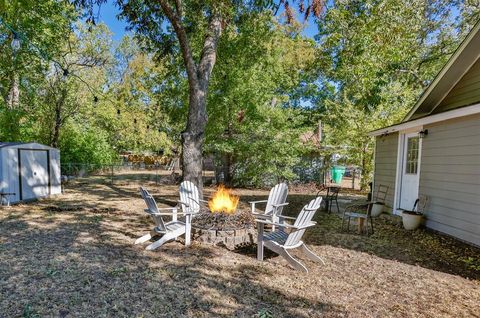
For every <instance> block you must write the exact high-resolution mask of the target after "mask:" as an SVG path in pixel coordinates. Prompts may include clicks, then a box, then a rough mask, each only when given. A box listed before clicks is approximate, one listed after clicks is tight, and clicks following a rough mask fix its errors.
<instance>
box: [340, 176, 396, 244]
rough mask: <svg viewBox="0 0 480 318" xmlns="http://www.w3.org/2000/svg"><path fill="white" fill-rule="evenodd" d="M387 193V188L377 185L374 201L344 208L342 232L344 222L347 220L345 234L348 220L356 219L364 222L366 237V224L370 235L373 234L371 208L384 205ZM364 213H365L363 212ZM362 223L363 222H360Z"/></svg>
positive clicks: (348, 226) (348, 227) (348, 225)
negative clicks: (370, 232)
mask: <svg viewBox="0 0 480 318" xmlns="http://www.w3.org/2000/svg"><path fill="white" fill-rule="evenodd" d="M387 193H388V186H384V185H381V184H380V185H379V186H378V189H377V191H376V193H375V195H374V199H373V200H372V201H369V202H365V203H361V204H352V205H349V206H347V207H346V208H345V211H344V212H343V216H342V230H343V228H344V224H345V220H347V232H348V231H349V229H350V219H352V218H354V219H358V220H359V222H360V220H362V219H363V220H365V222H366V224H365V227H366V231H365V232H366V234H367V235H368V223H370V226H371V228H372V234H373V233H374V230H373V216H372V207H373V205H374V204H382V205H384V204H385V200H386V198H387ZM364 211H365V212H364ZM362 222H363V221H362Z"/></svg>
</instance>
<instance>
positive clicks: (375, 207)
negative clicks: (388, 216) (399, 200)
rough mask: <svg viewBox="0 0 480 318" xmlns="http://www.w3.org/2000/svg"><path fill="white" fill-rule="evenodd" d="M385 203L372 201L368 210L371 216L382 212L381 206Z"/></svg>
mask: <svg viewBox="0 0 480 318" xmlns="http://www.w3.org/2000/svg"><path fill="white" fill-rule="evenodd" d="M384 206H385V205H384V204H383V203H374V204H372V211H371V212H370V214H371V215H372V217H377V216H379V215H380V214H382V212H383V207H384Z"/></svg>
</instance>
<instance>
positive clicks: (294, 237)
mask: <svg viewBox="0 0 480 318" xmlns="http://www.w3.org/2000/svg"><path fill="white" fill-rule="evenodd" d="M320 203H322V197H317V198H315V199H313V200H312V201H310V202H309V203H308V204H307V205H305V206H304V207H303V209H302V211H300V214H299V215H298V217H297V219H296V220H295V223H294V226H298V227H300V226H304V225H308V224H310V222H311V221H312V219H313V216H314V215H315V212H317V210H318V208H319V207H320ZM305 230H306V229H303V230H298V231H294V232H292V233H290V234H289V235H288V237H287V240H286V241H285V246H292V245H296V244H298V243H299V242H300V240H301V239H302V236H303V234H304V233H305Z"/></svg>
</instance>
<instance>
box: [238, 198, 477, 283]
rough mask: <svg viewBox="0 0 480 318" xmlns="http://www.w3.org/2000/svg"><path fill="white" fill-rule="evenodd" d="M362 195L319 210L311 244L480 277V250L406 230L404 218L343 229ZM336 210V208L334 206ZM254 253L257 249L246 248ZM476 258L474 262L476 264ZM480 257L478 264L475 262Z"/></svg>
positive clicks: (293, 211) (291, 209) (294, 209)
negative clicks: (347, 212) (368, 229)
mask: <svg viewBox="0 0 480 318" xmlns="http://www.w3.org/2000/svg"><path fill="white" fill-rule="evenodd" d="M314 198H315V195H314V194H312V195H304V194H289V196H288V202H289V205H288V206H287V207H286V208H285V209H284V212H283V214H284V215H287V216H293V217H296V216H297V215H298V213H299V212H300V211H301V209H302V207H303V206H304V205H305V204H307V203H308V202H309V201H310V200H312V199H314ZM241 199H242V201H244V202H248V201H255V200H260V199H265V197H263V196H242V198H241ZM358 201H359V198H358V196H352V195H339V205H340V213H327V212H326V211H325V210H322V209H321V210H318V211H317V213H316V214H315V217H314V221H316V222H317V224H318V225H317V226H315V227H313V228H311V229H309V230H308V231H306V233H305V237H304V238H305V242H306V243H307V244H310V245H330V246H335V247H341V248H345V249H350V250H355V251H359V252H366V253H369V254H373V255H376V256H378V257H381V258H384V259H390V260H396V261H400V262H403V263H406V264H410V265H418V266H421V267H424V268H428V269H432V270H436V271H441V272H445V273H449V274H454V275H460V276H462V277H466V278H471V279H480V249H479V248H476V247H474V246H471V245H469V244H466V243H463V242H461V241H459V240H456V239H454V238H451V237H448V236H446V235H442V234H441V233H437V232H434V231H431V230H429V229H426V228H421V229H418V230H416V231H407V230H404V229H403V227H402V226H401V219H400V218H398V217H396V216H392V215H382V216H381V217H380V218H376V219H375V220H374V230H375V232H374V234H373V235H370V236H366V235H360V234H358V232H357V227H356V226H355V225H354V226H352V227H351V230H350V232H346V231H344V230H342V227H341V224H342V213H343V210H344V209H345V207H346V206H347V205H349V204H352V203H355V202H358ZM333 211H334V212H336V209H335V208H334V209H333ZM241 252H243V253H246V255H251V256H253V255H254V253H256V249H250V250H242V251H241ZM472 260H473V264H472ZM475 260H477V262H478V263H475Z"/></svg>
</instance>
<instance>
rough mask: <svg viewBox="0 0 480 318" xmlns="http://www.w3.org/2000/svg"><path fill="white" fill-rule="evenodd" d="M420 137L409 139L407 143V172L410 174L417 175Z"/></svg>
mask: <svg viewBox="0 0 480 318" xmlns="http://www.w3.org/2000/svg"><path fill="white" fill-rule="evenodd" d="M418 142H419V139H418V137H411V138H408V141H407V160H406V167H405V172H406V173H408V174H417V171H418Z"/></svg>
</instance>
